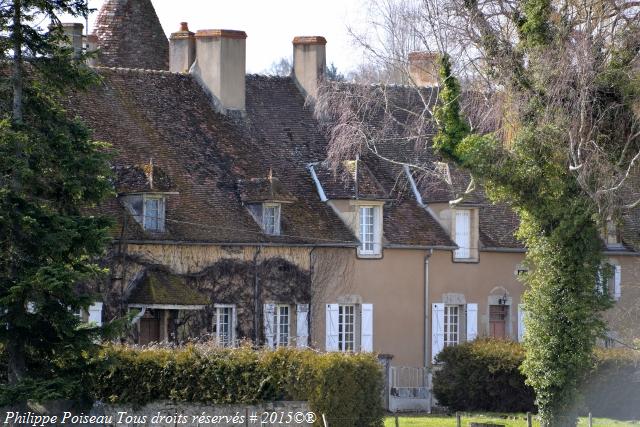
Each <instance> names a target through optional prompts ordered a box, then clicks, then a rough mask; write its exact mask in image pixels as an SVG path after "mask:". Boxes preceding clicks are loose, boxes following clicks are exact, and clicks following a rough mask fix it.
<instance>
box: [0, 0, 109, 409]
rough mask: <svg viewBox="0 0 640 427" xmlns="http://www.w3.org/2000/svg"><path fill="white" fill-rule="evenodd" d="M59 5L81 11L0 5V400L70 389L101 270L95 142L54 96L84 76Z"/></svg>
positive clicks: (102, 163) (40, 4)
mask: <svg viewBox="0 0 640 427" xmlns="http://www.w3.org/2000/svg"><path fill="white" fill-rule="evenodd" d="M63 13H65V14H70V15H73V16H76V17H78V16H85V15H86V14H87V13H88V10H87V4H86V1H85V0H14V1H2V2H1V3H0V25H1V26H2V38H1V40H0V48H1V49H2V56H3V58H2V60H3V66H2V82H1V84H0V347H4V350H5V351H6V355H7V358H8V372H7V379H8V382H9V384H8V385H3V386H2V387H0V390H1V391H0V404H2V403H7V402H11V401H17V400H25V399H26V398H29V399H35V400H45V399H51V398H70V397H77V396H78V395H79V393H80V391H81V381H82V367H83V365H84V363H85V361H86V360H87V359H88V357H89V355H90V354H91V352H92V350H93V349H95V346H96V344H95V343H96V342H97V339H98V338H99V336H100V334H101V332H102V331H101V329H100V328H97V327H91V326H83V325H82V324H81V322H80V319H79V317H78V315H77V314H78V313H79V312H81V311H82V310H86V309H87V308H88V307H89V305H90V304H91V303H92V298H93V297H95V295H90V294H88V293H86V292H81V291H80V288H81V287H82V286H81V285H82V284H83V283H88V282H89V281H92V280H95V279H96V278H97V277H98V275H100V274H102V273H103V272H102V271H101V269H100V268H99V266H98V264H97V262H96V261H97V259H98V258H99V256H101V255H102V254H103V252H104V248H105V245H106V244H107V243H108V228H109V225H110V223H109V221H108V220H107V219H105V218H102V217H99V216H94V215H92V214H91V212H92V208H93V207H95V206H96V205H97V204H98V203H99V202H100V201H101V200H102V199H103V198H104V197H105V196H107V195H108V194H109V193H110V192H111V187H112V184H111V181H110V178H109V174H110V168H109V164H108V154H107V147H106V146H105V145H104V144H100V143H97V142H94V141H93V140H92V139H91V135H90V132H89V130H88V129H87V128H86V127H85V126H84V125H82V123H80V122H79V121H77V120H74V119H72V118H69V115H68V114H67V112H66V111H65V110H64V109H63V108H62V107H61V105H60V104H59V102H58V101H59V100H61V99H63V97H64V95H65V92H66V91H69V90H81V89H82V88H86V87H87V86H88V85H90V84H92V83H93V82H94V81H95V79H96V77H95V76H94V75H93V73H92V72H91V71H90V70H89V69H88V68H86V67H85V66H84V65H83V64H84V58H82V57H77V55H74V53H73V51H72V50H71V49H70V48H68V47H65V46H68V45H69V41H68V40H67V39H66V38H65V36H64V34H63V32H62V29H61V26H60V21H59V19H58V16H59V15H60V14H63ZM3 376H4V375H3ZM3 376H0V378H2V377H3Z"/></svg>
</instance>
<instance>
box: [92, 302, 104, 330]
mask: <svg viewBox="0 0 640 427" xmlns="http://www.w3.org/2000/svg"><path fill="white" fill-rule="evenodd" d="M89 322H94V323H95V324H97V325H98V326H102V303H101V302H94V303H93V304H91V307H89Z"/></svg>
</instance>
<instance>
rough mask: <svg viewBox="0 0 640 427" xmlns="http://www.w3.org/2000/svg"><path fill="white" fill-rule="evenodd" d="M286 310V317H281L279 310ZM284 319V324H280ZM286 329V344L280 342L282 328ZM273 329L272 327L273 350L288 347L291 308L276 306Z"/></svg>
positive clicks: (289, 341)
mask: <svg viewBox="0 0 640 427" xmlns="http://www.w3.org/2000/svg"><path fill="white" fill-rule="evenodd" d="M284 309H286V311H287V313H286V315H283V314H282V312H281V310H284ZM283 318H286V323H282V319H283ZM283 326H284V327H286V342H283V341H282V337H283V334H284V333H283V332H282V327H283ZM273 327H274V331H275V332H274V337H273V346H274V347H275V348H278V347H288V346H289V344H290V343H291V307H290V306H289V305H288V304H276V305H275V311H274V313H273Z"/></svg>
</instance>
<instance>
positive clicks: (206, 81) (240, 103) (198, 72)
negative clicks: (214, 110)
mask: <svg viewBox="0 0 640 427" xmlns="http://www.w3.org/2000/svg"><path fill="white" fill-rule="evenodd" d="M246 38H247V33H245V32H244V31H236V30H198V31H197V32H196V34H195V45H196V57H197V58H196V61H195V63H194V65H193V67H192V68H191V72H192V73H193V74H194V76H195V77H196V79H197V80H198V81H199V82H200V84H202V85H203V86H204V87H205V88H206V90H207V91H209V93H210V94H211V95H213V97H214V102H215V103H216V104H217V107H218V108H219V109H220V110H221V112H222V113H227V112H229V111H241V112H243V111H245V78H246Z"/></svg>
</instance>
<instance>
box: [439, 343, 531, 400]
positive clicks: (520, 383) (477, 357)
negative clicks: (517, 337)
mask: <svg viewBox="0 0 640 427" xmlns="http://www.w3.org/2000/svg"><path fill="white" fill-rule="evenodd" d="M436 359H437V362H438V363H441V366H439V368H438V369H437V370H435V372H434V376H433V393H434V396H435V398H436V399H437V400H438V402H439V404H440V405H442V406H445V407H447V408H449V409H451V410H456V411H494V412H526V411H533V410H534V409H535V406H534V399H535V395H534V392H533V389H532V388H531V387H529V386H527V385H525V383H524V376H523V375H522V373H521V372H520V365H521V364H522V362H523V360H524V350H523V348H522V346H521V345H519V344H518V343H515V342H512V341H502V340H489V339H482V340H476V341H473V342H469V343H464V344H461V345H458V346H454V347H447V348H445V349H444V350H443V351H442V352H441V353H440V354H439V355H438V356H437V357H436Z"/></svg>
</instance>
